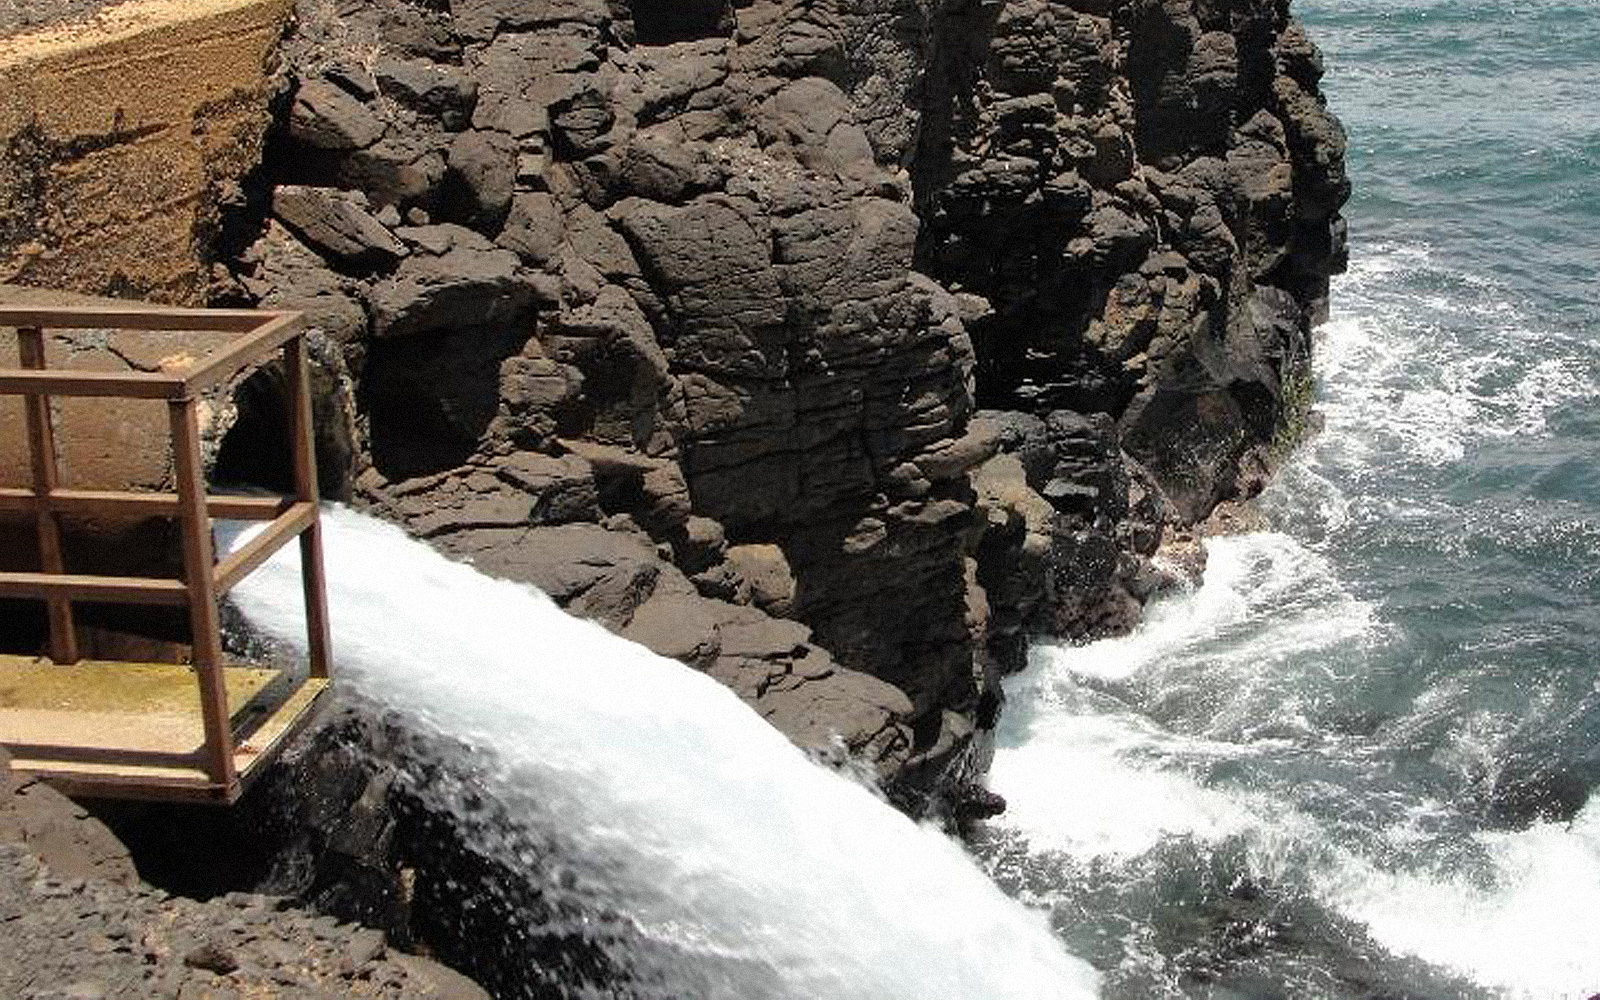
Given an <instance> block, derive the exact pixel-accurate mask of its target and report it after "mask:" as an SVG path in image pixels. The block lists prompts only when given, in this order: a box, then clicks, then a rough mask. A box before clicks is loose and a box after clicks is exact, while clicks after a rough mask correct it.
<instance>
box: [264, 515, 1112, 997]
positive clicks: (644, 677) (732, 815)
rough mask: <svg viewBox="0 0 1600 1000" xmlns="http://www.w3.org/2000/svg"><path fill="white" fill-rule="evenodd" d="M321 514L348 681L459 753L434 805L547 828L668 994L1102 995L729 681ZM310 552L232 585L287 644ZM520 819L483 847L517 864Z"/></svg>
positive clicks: (1045, 933) (925, 840)
mask: <svg viewBox="0 0 1600 1000" xmlns="http://www.w3.org/2000/svg"><path fill="white" fill-rule="evenodd" d="M324 525H325V534H326V547H327V564H328V572H329V590H330V603H331V608H332V616H333V631H334V641H335V645H336V649H337V661H338V672H339V673H338V675H339V683H340V685H341V686H345V687H347V688H349V689H353V690H355V691H357V692H359V693H360V694H361V695H363V696H364V697H366V698H370V699H372V700H374V701H376V702H378V703H379V704H380V705H382V706H384V707H385V708H387V709H388V710H389V711H390V712H393V713H395V714H396V717H397V718H398V719H399V720H401V722H402V723H403V724H404V725H406V726H407V727H410V728H413V729H416V730H418V731H421V732H424V733H433V734H438V735H441V736H445V737H448V738H449V739H448V740H447V741H445V742H446V743H447V744H454V745H459V747H460V749H459V750H457V751H454V752H453V756H452V757H451V759H449V760H448V761H446V763H447V764H448V765H449V767H447V768H446V771H447V772H450V773H456V774H461V775H465V777H464V778H461V779H458V780H455V781H451V780H435V781H433V782H431V783H430V784H429V785H427V786H425V787H424V788H423V789H422V792H423V793H424V794H427V795H429V796H432V797H434V798H435V799H437V801H436V802H435V805H436V806H441V805H442V806H445V807H451V806H452V805H461V806H463V807H464V803H466V802H468V801H469V800H470V799H471V798H472V797H473V796H483V797H487V798H490V799H492V800H494V801H495V802H496V803H497V804H498V806H499V807H500V811H501V812H502V813H503V814H504V815H505V816H506V817H509V820H508V822H509V824H510V826H511V827H516V826H517V825H519V824H521V825H525V826H527V827H529V828H537V827H541V826H552V825H553V826H554V827H555V838H554V839H556V840H558V841H559V842H560V843H563V844H565V845H567V848H566V849H565V851H564V854H563V857H561V858H560V859H557V861H556V862H554V863H559V864H560V865H561V866H563V868H564V870H565V872H566V874H567V875H569V876H571V879H570V881H573V882H575V883H576V884H577V885H578V886H580V887H587V888H588V890H589V891H592V892H593V893H594V894H595V895H596V897H597V898H596V900H595V901H596V902H598V903H600V904H602V905H603V906H605V907H608V908H613V909H618V910H621V911H622V912H625V913H626V914H627V915H628V917H629V919H630V921H631V923H632V926H633V932H634V933H635V934H636V935H637V936H638V937H639V938H642V939H644V940H646V941H650V942H655V943H657V944H664V945H669V946H670V948H668V949H666V950H667V951H669V952H670V953H671V954H673V955H675V956H677V958H676V960H675V961H674V962H671V963H668V964H667V966H666V967H664V968H663V967H660V965H659V964H658V965H655V966H647V967H645V968H642V969H639V968H636V969H635V971H639V972H641V973H645V974H647V975H648V979H649V981H651V982H655V983H659V984H663V990H664V992H665V993H666V994H668V995H675V996H676V995H692V996H696V997H698V998H706V1000H712V998H740V1000H754V998H825V1000H854V998H862V1000H866V998H873V1000H878V998H885V997H907V998H909V997H919V998H920V997H935V996H948V997H985V998H1013V997H1014V998H1034V997H1038V998H1044V997H1051V998H1059V997H1068V998H1073V997H1092V996H1094V995H1095V990H1096V982H1097V976H1096V974H1095V973H1094V972H1093V971H1092V970H1091V969H1090V968H1089V967H1088V966H1087V965H1086V964H1085V963H1083V962H1081V961H1079V960H1078V959H1076V958H1074V957H1072V956H1071V955H1069V954H1067V952H1066V951H1065V950H1064V948H1063V947H1062V945H1061V943H1060V942H1059V941H1058V940H1057V939H1056V937H1055V936H1054V935H1053V934H1052V933H1051V932H1050V930H1049V928H1048V926H1047V924H1046V922H1045V920H1044V918H1043V917H1042V916H1041V915H1040V914H1037V913H1034V912H1031V911H1029V910H1026V909H1025V908H1023V907H1022V906H1021V905H1020V904H1018V903H1016V902H1014V901H1012V900H1010V899H1007V898H1006V897H1005V896H1003V895H1002V894H1001V893H1000V892H999V890H998V889H996V888H995V886H994V885H993V884H992V883H991V882H990V881H989V880H988V879H987V878H986V877H985V876H984V875H983V874H982V872H981V871H979V869H978V868H977V867H976V865H974V864H973V863H972V862H971V860H970V859H969V858H968V857H967V855H966V854H965V852H964V851H963V850H962V848H961V847H960V846H959V845H958V844H956V843H955V842H953V841H951V840H950V839H948V838H946V837H944V836H942V835H941V834H939V833H937V832H936V831H933V830H931V829H927V828H922V827H919V826H917V825H915V824H913V823H912V822H911V821H910V820H908V819H906V818H905V817H904V816H902V815H901V814H899V813H897V812H895V811H894V810H892V809H891V808H889V807H888V806H887V805H885V804H884V803H882V802H881V801H879V800H878V799H876V798H874V797H873V795H871V794H870V793H869V792H868V791H867V790H866V789H864V788H862V787H860V786H858V785H855V784H853V783H851V782H849V781H846V780H844V779H842V778H840V777H838V776H837V775H834V774H833V773H831V772H828V771H826V770H824V769H822V768H819V767H817V766H815V765H813V764H811V763H810V762H809V761H808V760H807V759H806V758H805V757H804V756H803V755H802V754H801V753H800V752H799V751H798V750H796V749H795V748H794V747H793V746H792V745H790V744H789V743H788V741H787V740H785V739H784V738H783V737H782V736H781V735H779V734H778V733H777V732H776V731H775V730H774V729H772V728H771V727H770V726H768V725H767V724H766V723H765V722H763V721H762V720H761V719H759V718H758V717H757V716H756V715H755V713H753V712H752V711H751V710H750V709H749V708H747V707H746V706H745V705H744V704H743V703H741V702H740V701H739V700H738V699H737V698H736V697H735V696H734V695H733V694H732V693H731V692H730V691H728V690H727V689H726V688H724V687H723V686H722V685H720V684H718V683H716V682H715V681H712V680H711V679H709V678H708V677H705V676H704V675H702V674H699V673H697V672H695V671H693V670H690V669H688V668H686V667H683V666H682V665H680V664H677V663H675V662H673V661H670V660H665V659H662V658H661V657H658V656H656V655H654V654H652V653H650V652H649V651H648V650H645V649H644V648H642V647H640V646H636V645H633V644H631V643H628V642H625V641H623V640H621V639H618V638H616V637H614V636H612V635H610V634H609V633H607V632H605V631H604V630H603V629H601V628H600V627H599V626H597V625H593V624H590V623H587V622H581V621H578V620H576V619H574V618H571V617H569V616H567V615H566V614H564V613H562V612H561V611H560V610H559V609H558V608H556V606H555V605H554V604H552V603H551V602H550V601H549V600H548V599H546V598H544V597H543V596H542V595H540V594H538V593H537V592H535V591H533V590H532V589H531V588H527V587H523V586H519V585H515V584H511V583H506V582H502V581H496V580H491V579H489V578H487V577H484V576H482V575H481V574H479V573H477V572H476V571H474V570H473V569H471V568H470V567H467V566H463V565H459V564H456V563H452V562H449V561H447V560H445V559H444V558H442V557H441V556H439V555H437V554H435V553H434V552H432V551H431V550H429V549H428V548H426V547H425V546H422V545H420V544H418V543H416V542H413V541H410V540H408V539H406V538H405V537H404V536H403V535H402V533H401V532H400V531H399V530H398V529H396V528H394V527H392V526H389V525H385V524H382V523H380V522H377V521H374V520H371V519H368V518H364V517H361V516H359V515H356V514H353V513H351V512H348V511H344V510H337V509H336V510H330V511H328V512H327V514H326V516H325V519H324ZM296 562H297V561H296V559H295V558H294V556H293V554H292V553H291V552H289V551H285V552H284V553H281V554H280V555H278V556H276V557H274V558H273V559H272V560H271V561H270V562H268V564H267V565H266V566H265V567H264V568H263V569H262V570H261V571H260V572H258V573H257V574H255V575H254V576H252V577H250V578H249V579H248V580H247V581H246V582H245V583H243V584H241V585H240V587H239V588H238V589H237V590H235V592H234V594H235V598H236V600H237V601H238V602H239V604H240V606H241V608H242V609H243V610H244V612H245V613H246V615H247V616H248V617H249V618H250V620H251V621H252V622H254V623H255V624H256V625H257V626H258V627H261V628H262V629H264V630H265V631H267V632H268V633H270V634H272V635H274V636H278V637H281V638H283V639H284V640H285V641H291V642H296V641H298V639H297V637H298V636H300V635H301V634H302V633H301V627H302V626H301V616H300V611H299V596H298V594H299V583H298V575H297V572H298V571H297V565H296ZM516 833H517V831H516V830H515V829H502V830H500V831H499V832H498V833H497V832H496V830H494V829H491V828H483V829H478V830H477V831H476V832H475V836H477V837H478V841H477V842H476V843H475V844H474V845H473V846H474V847H475V848H477V849H479V850H482V851H485V852H487V853H489V854H491V855H492V856H497V857H499V860H501V861H502V862H504V863H509V864H516V863H518V860H519V856H518V853H517V852H518V851H519V850H522V849H523V848H524V846H525V842H524V841H523V840H521V839H519V837H518V836H517V835H516ZM537 875H538V873H537V872H530V873H529V876H530V878H535V877H537ZM547 888H550V889H552V890H553V889H554V887H553V886H547ZM661 950H662V949H659V948H658V949H655V950H654V951H650V954H659V952H660V951H661ZM645 951H648V949H645V950H639V949H635V951H633V952H628V951H624V952H623V953H621V954H616V955H613V958H615V959H617V960H620V961H622V962H623V963H624V964H625V965H628V964H629V963H644V962H648V961H651V959H648V958H646V957H645V954H644V952H645Z"/></svg>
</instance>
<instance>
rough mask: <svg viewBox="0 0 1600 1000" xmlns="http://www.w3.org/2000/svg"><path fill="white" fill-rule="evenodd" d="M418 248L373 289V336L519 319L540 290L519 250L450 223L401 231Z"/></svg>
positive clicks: (406, 334)
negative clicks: (523, 266) (524, 270)
mask: <svg viewBox="0 0 1600 1000" xmlns="http://www.w3.org/2000/svg"><path fill="white" fill-rule="evenodd" d="M400 235H401V236H402V237H403V238H405V239H406V240H407V241H408V242H410V243H411V244H412V245H413V246H414V247H415V248H416V251H417V252H415V253H413V254H412V255H411V256H410V257H408V258H407V259H406V260H405V261H403V262H402V263H401V264H400V266H399V267H398V268H397V269H396V270H395V272H394V274H393V275H391V276H389V277H388V278H385V279H383V280H382V281H380V282H378V284H377V285H375V286H374V287H373V289H372V293H371V299H370V306H371V309H372V335H373V336H374V337H378V338H383V337H404V336H410V335H412V334H417V333H427V332H429V331H435V330H443V329H451V328H458V329H459V328H461V327H471V326H482V325H485V324H490V323H506V324H512V323H516V322H517V321H518V319H519V318H525V317H526V315H527V313H528V310H529V307H530V306H531V305H532V303H533V300H534V298H535V296H536V294H537V290H536V286H535V285H534V283H533V282H532V280H531V278H529V277H528V276H525V275H523V274H522V273H521V264H520V262H519V261H518V260H517V256H516V254H514V253H512V252H510V251H509V250H502V249H500V248H498V247H496V246H494V245H493V244H491V243H489V242H488V241H487V240H485V239H484V238H483V237H481V236H479V235H477V234H476V233H474V232H472V231H471V230H470V229H464V228H461V227H459V226H452V225H449V224H444V225H438V226H425V227H421V228H420V229H410V230H408V229H402V230H400Z"/></svg>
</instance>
